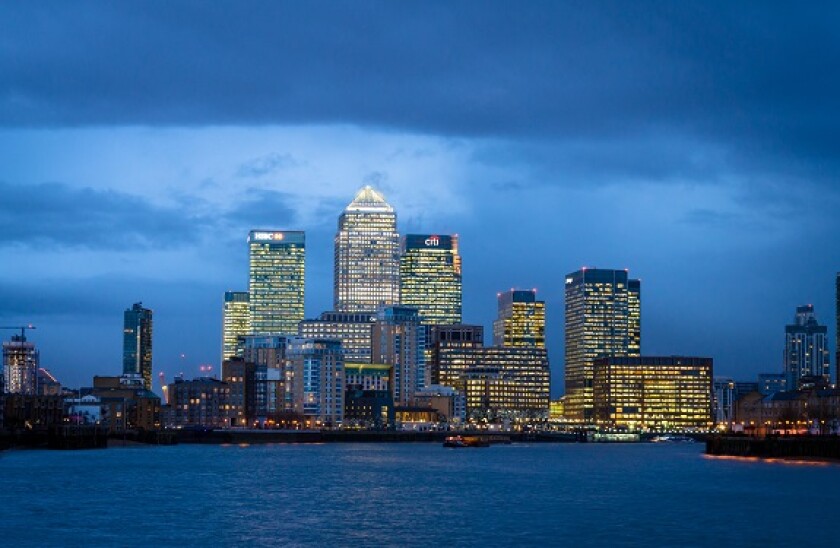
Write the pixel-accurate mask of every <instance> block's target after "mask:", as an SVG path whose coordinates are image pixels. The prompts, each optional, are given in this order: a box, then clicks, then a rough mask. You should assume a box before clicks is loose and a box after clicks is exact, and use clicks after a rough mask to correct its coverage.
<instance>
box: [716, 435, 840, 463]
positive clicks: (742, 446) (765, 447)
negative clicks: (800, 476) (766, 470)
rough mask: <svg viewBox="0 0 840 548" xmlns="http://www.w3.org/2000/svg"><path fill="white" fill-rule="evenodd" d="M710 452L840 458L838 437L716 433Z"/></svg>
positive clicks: (756, 455) (778, 456)
mask: <svg viewBox="0 0 840 548" xmlns="http://www.w3.org/2000/svg"><path fill="white" fill-rule="evenodd" d="M706 454H708V455H719V456H734V457H758V458H765V459H767V458H774V459H831V460H838V461H840V437H838V436H768V437H766V438H752V437H748V436H714V437H710V438H709V439H708V440H706Z"/></svg>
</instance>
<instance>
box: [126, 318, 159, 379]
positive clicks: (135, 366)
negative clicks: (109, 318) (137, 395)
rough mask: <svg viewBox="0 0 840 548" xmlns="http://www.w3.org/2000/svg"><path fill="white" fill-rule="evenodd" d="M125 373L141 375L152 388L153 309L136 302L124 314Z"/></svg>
mask: <svg viewBox="0 0 840 548" xmlns="http://www.w3.org/2000/svg"><path fill="white" fill-rule="evenodd" d="M123 319H124V323H123V374H124V375H140V376H142V377H143V387H144V388H145V389H146V390H151V389H152V311H151V310H150V309H148V308H143V303H134V305H133V306H132V307H131V308H129V309H127V310H126V311H125V313H124V314H123Z"/></svg>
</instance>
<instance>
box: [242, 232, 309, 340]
mask: <svg viewBox="0 0 840 548" xmlns="http://www.w3.org/2000/svg"><path fill="white" fill-rule="evenodd" d="M248 250H249V263H250V276H249V284H248V293H249V299H250V310H251V332H252V333H254V334H256V335H265V334H284V335H294V334H295V333H297V325H298V322H300V321H301V320H302V319H303V297H304V292H303V289H304V268H305V259H306V238H305V235H304V233H303V232H300V231H277V230H252V231H251V232H249V233H248Z"/></svg>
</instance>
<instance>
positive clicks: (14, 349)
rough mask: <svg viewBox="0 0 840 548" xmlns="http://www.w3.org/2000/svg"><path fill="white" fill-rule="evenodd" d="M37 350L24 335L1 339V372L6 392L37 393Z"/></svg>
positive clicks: (31, 394)
mask: <svg viewBox="0 0 840 548" xmlns="http://www.w3.org/2000/svg"><path fill="white" fill-rule="evenodd" d="M38 361H39V354H38V350H36V349H35V343H32V342H29V341H27V340H26V336H25V335H22V334H21V335H13V336H12V338H11V340H9V341H3V374H4V376H5V386H4V387H3V390H4V392H5V393H7V394H24V395H27V396H34V395H36V394H37V393H38V384H37V383H38Z"/></svg>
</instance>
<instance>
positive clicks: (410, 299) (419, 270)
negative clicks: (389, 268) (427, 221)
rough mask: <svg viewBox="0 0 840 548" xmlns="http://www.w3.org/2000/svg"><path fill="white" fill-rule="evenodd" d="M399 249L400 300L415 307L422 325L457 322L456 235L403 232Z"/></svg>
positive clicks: (458, 271)
mask: <svg viewBox="0 0 840 548" xmlns="http://www.w3.org/2000/svg"><path fill="white" fill-rule="evenodd" d="M401 251H402V254H401V257H400V304H402V305H404V306H412V307H414V308H417V310H418V311H419V312H420V317H421V318H422V320H423V323H424V324H426V325H449V324H458V323H461V256H460V255H458V236H457V235H452V236H446V235H435V234H407V235H406V236H405V237H404V238H403V240H402V245H401Z"/></svg>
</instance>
